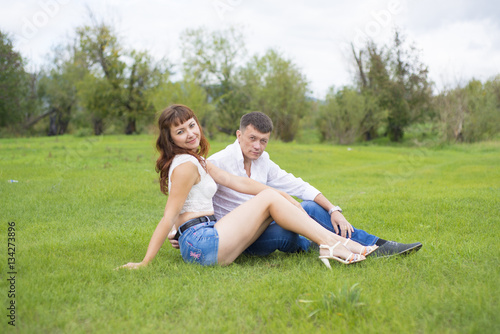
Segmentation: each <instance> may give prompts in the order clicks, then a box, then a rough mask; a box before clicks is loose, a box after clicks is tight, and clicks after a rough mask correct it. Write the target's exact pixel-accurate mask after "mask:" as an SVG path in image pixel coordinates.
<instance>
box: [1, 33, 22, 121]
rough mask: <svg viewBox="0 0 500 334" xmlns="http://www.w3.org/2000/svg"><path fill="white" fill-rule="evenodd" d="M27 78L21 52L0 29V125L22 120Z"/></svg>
mask: <svg viewBox="0 0 500 334" xmlns="http://www.w3.org/2000/svg"><path fill="white" fill-rule="evenodd" d="M28 78H29V74H28V73H26V72H25V70H24V60H23V58H22V57H21V54H20V53H19V52H17V51H15V50H14V47H13V45H12V41H11V39H10V38H9V36H8V35H7V34H5V33H3V32H2V31H0V127H5V126H13V125H14V124H16V123H20V122H22V121H23V119H24V115H23V114H24V110H23V107H24V106H23V101H24V99H25V98H26V96H27V93H28V90H27V82H28Z"/></svg>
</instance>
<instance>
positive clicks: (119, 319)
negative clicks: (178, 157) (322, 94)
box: [0, 135, 500, 333]
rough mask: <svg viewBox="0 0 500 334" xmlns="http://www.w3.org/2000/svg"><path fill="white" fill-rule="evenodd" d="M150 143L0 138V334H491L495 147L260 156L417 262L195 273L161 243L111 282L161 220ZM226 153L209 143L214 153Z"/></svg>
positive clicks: (300, 259) (495, 279) (283, 261)
mask: <svg viewBox="0 0 500 334" xmlns="http://www.w3.org/2000/svg"><path fill="white" fill-rule="evenodd" d="M153 143H154V138H153V137H151V136H146V135H141V136H128V137H126V136H108V137H89V138H75V137H71V136H64V137H58V138H53V137H52V138H30V139H1V140H0V194H1V203H0V208H1V221H0V223H1V228H0V233H1V237H0V240H2V242H1V243H0V254H1V256H0V261H1V266H0V268H1V270H2V272H1V280H0V294H1V296H2V298H0V300H1V301H2V302H1V305H2V306H1V308H0V309H2V310H3V311H2V312H0V319H2V320H1V324H0V332H6V331H8V332H20V333H499V332H500V316H499V312H500V307H499V302H500V288H499V285H500V260H499V255H498V253H499V250H500V247H499V241H498V237H499V231H500V225H499V223H500V219H499V213H500V142H486V143H481V144H474V145H457V146H447V147H439V148H409V147H394V146H393V147H384V146H352V147H350V148H348V147H346V146H328V145H298V144H284V143H278V142H272V143H270V144H269V146H268V152H269V153H270V154H271V157H272V158H273V159H274V160H275V161H276V162H277V163H278V164H280V165H281V166H282V167H283V168H285V169H286V170H287V171H289V172H292V173H294V174H295V175H297V176H301V177H302V178H304V179H305V180H307V181H308V182H310V183H311V184H312V185H314V186H316V187H317V188H319V189H320V190H322V191H323V193H324V194H325V196H327V197H328V198H329V199H330V200H331V201H332V202H333V203H335V204H338V205H340V206H341V207H342V208H343V209H344V214H345V216H346V217H347V219H348V220H349V221H350V222H351V223H352V224H353V225H354V226H356V227H358V228H362V229H365V230H367V231H369V232H370V233H373V234H375V235H378V236H380V237H382V238H384V239H390V240H396V241H400V242H415V241H420V242H422V243H423V245H424V246H423V248H422V250H421V251H419V252H418V253H416V254H414V255H411V256H408V257H405V258H390V259H376V258H368V259H367V260H366V261H364V262H362V263H360V264H357V265H352V266H343V265H341V264H337V263H335V264H334V266H333V270H332V271H329V270H327V269H326V268H325V267H324V266H323V264H322V263H321V262H320V261H319V260H318V259H317V254H315V253H314V252H310V253H306V254H293V255H290V254H284V253H279V252H275V253H273V254H272V255H270V256H268V257H263V258H258V257H246V256H241V257H240V258H238V259H237V261H236V262H235V263H234V264H233V265H230V266H227V267H201V266H197V265H192V264H185V263H184V262H183V261H182V259H181V257H180V254H179V252H178V251H177V250H174V249H172V248H171V247H170V245H169V244H166V245H164V246H163V248H162V249H161V251H160V253H159V254H158V255H157V257H156V258H155V260H154V261H153V262H152V264H151V265H150V266H148V267H146V268H143V269H140V270H135V271H129V270H119V271H115V270H113V269H114V268H116V267H117V266H119V265H122V264H125V263H127V262H129V261H140V260H141V259H142V257H143V256H144V253H145V250H146V247H147V244H148V242H149V238H150V237H151V234H152V232H153V230H154V228H155V227H156V224H157V223H158V221H159V219H160V218H161V216H162V213H163V209H164V205H165V202H166V197H165V196H164V195H162V194H161V193H160V190H159V184H158V181H157V176H156V173H155V171H154V161H155V159H156V154H155V151H154V146H153ZM229 143H230V140H228V141H227V142H224V143H223V142H216V143H212V152H215V151H217V150H219V149H221V148H223V147H224V146H225V145H227V144H229ZM9 179H14V180H17V181H18V182H17V183H9V182H7V180H9ZM9 222H11V223H14V224H15V226H14V224H11V225H13V226H10V227H13V228H15V230H13V229H11V230H10V233H11V234H10V237H11V238H14V239H15V240H10V241H12V242H11V244H14V245H15V254H12V252H11V251H10V252H9V250H8V248H9V244H8V242H9V241H8V238H9V229H8V228H9ZM9 253H10V254H9ZM10 258H15V264H13V267H12V268H10V267H9V266H8V263H9V262H8V261H12V260H9V259H10ZM11 264H12V263H11ZM332 265H333V263H332ZM12 270H14V271H15V272H16V274H8V272H11V271H12ZM11 276H15V280H14V281H12V280H11V281H9V279H10V278H11ZM12 291H14V294H15V296H13V295H12ZM12 301H14V302H15V311H14V312H12V308H11V310H9V309H8V308H9V307H10V305H11V302H12ZM9 315H14V318H15V323H14V324H15V327H13V326H11V325H9V324H8V322H9V321H11V318H9Z"/></svg>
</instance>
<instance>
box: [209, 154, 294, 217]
mask: <svg viewBox="0 0 500 334" xmlns="http://www.w3.org/2000/svg"><path fill="white" fill-rule="evenodd" d="M207 169H208V173H209V174H210V176H211V177H212V178H213V179H214V181H215V182H216V183H217V184H221V185H223V186H225V187H228V188H231V189H233V190H236V191H238V192H240V193H244V194H249V195H257V194H258V193H260V192H261V191H262V190H265V189H274V188H271V187H269V186H267V185H265V184H262V183H260V182H257V181H255V180H253V179H251V178H249V177H243V176H237V175H234V174H231V173H228V172H226V171H225V170H223V169H220V168H218V167H217V166H215V165H214V164H213V163H211V162H210V161H207ZM274 190H276V191H277V192H279V193H280V194H281V195H282V196H283V197H285V198H286V199H287V200H289V201H290V202H291V203H292V204H293V205H295V206H297V207H298V208H300V209H301V210H303V208H302V206H301V205H300V203H299V202H297V200H295V199H294V198H293V197H292V196H290V195H288V194H287V193H286V192H284V191H281V190H277V189H274Z"/></svg>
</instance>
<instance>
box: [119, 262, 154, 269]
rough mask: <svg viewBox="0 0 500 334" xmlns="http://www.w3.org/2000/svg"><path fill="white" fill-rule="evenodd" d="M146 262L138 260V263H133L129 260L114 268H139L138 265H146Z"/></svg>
mask: <svg viewBox="0 0 500 334" xmlns="http://www.w3.org/2000/svg"><path fill="white" fill-rule="evenodd" d="M146 264H147V263H144V262H139V263H134V262H129V263H127V264H124V265H123V266H120V267H118V268H116V269H122V268H125V269H139V268H140V267H144V266H146Z"/></svg>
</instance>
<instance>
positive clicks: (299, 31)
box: [0, 0, 500, 98]
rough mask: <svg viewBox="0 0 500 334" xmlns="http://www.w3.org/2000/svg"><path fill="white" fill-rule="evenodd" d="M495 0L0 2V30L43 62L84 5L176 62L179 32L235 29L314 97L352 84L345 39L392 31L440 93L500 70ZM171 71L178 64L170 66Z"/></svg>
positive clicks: (31, 60)
mask: <svg viewBox="0 0 500 334" xmlns="http://www.w3.org/2000/svg"><path fill="white" fill-rule="evenodd" d="M495 2H496V1H494V0H490V1H486V0H478V1H465V0H453V1H451V0H441V1H435V0H434V1H430V0H420V1H412V0H383V1H379V0H358V1H339V0H289V1H285V0H274V1H273V0H267V1H265V0H184V1H181V0H178V1H174V0H142V1H139V0H87V1H79V0H73V1H70V0H21V1H11V0H0V30H2V31H3V32H7V33H9V34H10V36H11V37H12V38H13V41H14V47H15V49H16V50H18V51H19V52H21V54H22V56H23V57H24V58H26V59H27V60H28V68H29V69H30V70H37V69H40V68H41V67H42V66H44V64H47V63H48V57H47V55H48V54H49V53H50V52H51V50H52V48H53V47H54V46H55V45H58V44H61V43H66V42H69V41H70V40H71V38H72V37H74V34H75V28H76V27H78V26H82V25H85V24H88V23H89V22H90V21H89V16H88V10H87V8H90V9H91V10H92V12H93V13H94V14H95V15H96V16H97V17H98V18H102V19H104V20H105V21H106V22H109V23H112V24H113V26H114V27H115V29H116V31H117V32H118V33H119V36H120V38H121V40H122V43H123V45H124V46H126V47H128V48H132V49H137V50H147V51H149V52H150V53H151V54H152V55H153V56H155V57H156V58H158V59H160V58H162V57H165V58H166V59H168V60H170V62H171V63H174V64H180V54H181V52H180V40H179V36H180V35H181V33H182V32H183V31H185V30H186V29H193V28H206V29H208V30H210V31H214V30H223V29H227V28H229V27H231V26H238V27H240V29H241V30H242V31H243V33H244V36H245V45H246V49H247V52H248V56H253V55H259V56H262V55H264V53H265V52H266V51H267V50H268V49H270V48H273V49H276V50H278V51H280V52H281V54H282V55H283V57H285V58H286V59H290V60H291V61H292V62H293V63H294V64H295V65H296V66H297V67H298V68H299V69H300V71H301V72H302V73H303V74H304V75H305V77H306V79H307V81H308V82H309V88H310V90H311V92H312V93H311V95H312V96H314V97H316V98H324V96H325V94H326V92H327V91H328V89H329V88H330V87H332V86H334V87H337V88H338V87H341V86H343V85H349V84H352V82H353V75H354V64H353V59H352V55H351V51H350V49H349V45H350V43H353V44H354V45H355V46H356V47H362V46H363V45H364V43H365V41H366V40H367V39H368V38H370V39H372V40H374V41H375V42H376V43H377V44H379V45H383V44H388V43H390V41H391V37H392V35H393V31H394V28H395V27H397V28H398V29H399V30H400V31H402V32H403V33H404V34H405V35H406V38H407V40H408V41H410V42H413V43H414V44H415V46H416V47H417V48H418V49H420V50H421V61H422V62H423V63H424V64H425V65H427V66H428V68H429V76H430V79H431V80H432V81H433V82H434V83H435V90H436V91H437V92H439V91H441V90H443V89H447V88H452V87H456V86H457V85H459V84H464V83H466V82H467V81H469V80H470V79H472V78H475V79H479V80H482V81H485V80H488V79H491V78H492V77H493V76H494V75H497V74H500V6H498V5H495ZM174 70H175V68H174Z"/></svg>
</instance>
